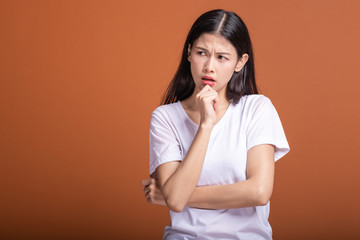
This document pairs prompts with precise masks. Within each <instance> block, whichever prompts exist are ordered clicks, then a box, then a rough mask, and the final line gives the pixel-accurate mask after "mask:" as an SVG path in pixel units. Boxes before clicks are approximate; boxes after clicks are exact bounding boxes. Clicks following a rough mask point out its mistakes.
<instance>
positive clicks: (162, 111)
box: [152, 102, 180, 118]
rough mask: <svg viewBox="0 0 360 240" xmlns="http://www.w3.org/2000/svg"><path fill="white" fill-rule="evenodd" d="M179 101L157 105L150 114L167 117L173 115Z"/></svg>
mask: <svg viewBox="0 0 360 240" xmlns="http://www.w3.org/2000/svg"><path fill="white" fill-rule="evenodd" d="M179 104H180V102H174V103H170V104H164V105H160V106H158V107H157V108H156V109H155V110H154V111H153V112H152V116H156V117H158V118H168V117H170V116H173V115H174V113H176V112H177V111H178V108H179Z"/></svg>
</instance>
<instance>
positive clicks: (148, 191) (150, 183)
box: [141, 178, 166, 206]
mask: <svg viewBox="0 0 360 240" xmlns="http://www.w3.org/2000/svg"><path fill="white" fill-rule="evenodd" d="M141 185H142V186H144V192H145V198H146V200H147V201H148V202H149V203H152V204H157V205H161V206H166V203H165V200H164V197H163V195H162V193H161V190H160V188H159V184H158V181H157V180H156V179H155V178H151V179H143V180H141Z"/></svg>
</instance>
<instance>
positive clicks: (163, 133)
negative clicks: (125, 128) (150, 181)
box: [149, 110, 182, 175]
mask: <svg viewBox="0 0 360 240" xmlns="http://www.w3.org/2000/svg"><path fill="white" fill-rule="evenodd" d="M149 146H150V168H149V173H150V175H151V174H153V173H154V172H155V170H156V168H157V167H158V166H159V165H161V164H163V163H166V162H171V161H179V160H181V159H182V155H181V149H180V144H179V141H178V140H177V138H176V135H175V133H174V129H172V127H171V124H170V123H169V120H168V119H166V118H165V117H164V116H163V114H162V113H161V112H159V111H156V110H155V111H154V112H153V113H152V115H151V121H150V133H149Z"/></svg>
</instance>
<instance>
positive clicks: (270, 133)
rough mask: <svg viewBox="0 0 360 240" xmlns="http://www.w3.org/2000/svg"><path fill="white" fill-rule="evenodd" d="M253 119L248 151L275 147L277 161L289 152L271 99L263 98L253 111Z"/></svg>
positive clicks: (248, 134) (249, 131) (248, 132)
mask: <svg viewBox="0 0 360 240" xmlns="http://www.w3.org/2000/svg"><path fill="white" fill-rule="evenodd" d="M251 112H252V117H251V118H250V119H251V120H250V123H249V125H248V128H247V151H248V150H249V149H250V148H252V147H254V146H256V145H260V144H272V145H274V146H275V161H277V160H279V159H280V158H281V157H283V156H284V155H285V154H286V153H288V152H289V150H290V148H289V144H288V142H287V140H286V136H285V133H284V129H283V127H282V124H281V121H280V118H279V115H278V113H277V111H276V109H275V107H274V106H273V104H272V103H271V101H270V99H268V98H266V97H264V96H263V97H262V98H261V99H260V101H259V102H257V104H254V106H253V109H252V111H251Z"/></svg>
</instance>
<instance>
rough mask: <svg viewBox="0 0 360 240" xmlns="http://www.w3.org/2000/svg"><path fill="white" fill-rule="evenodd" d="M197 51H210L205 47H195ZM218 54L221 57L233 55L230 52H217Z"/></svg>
mask: <svg viewBox="0 0 360 240" xmlns="http://www.w3.org/2000/svg"><path fill="white" fill-rule="evenodd" d="M195 48H197V49H200V50H202V51H205V52H208V50H207V49H206V48H203V47H195ZM216 54H220V55H231V54H230V53H229V52H217V53H216Z"/></svg>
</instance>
